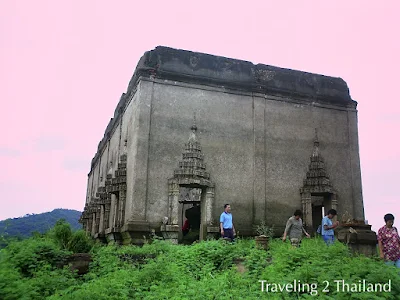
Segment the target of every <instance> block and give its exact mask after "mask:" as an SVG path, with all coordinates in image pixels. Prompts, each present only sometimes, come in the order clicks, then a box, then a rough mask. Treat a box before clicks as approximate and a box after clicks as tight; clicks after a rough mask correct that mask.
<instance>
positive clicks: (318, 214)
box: [311, 193, 332, 233]
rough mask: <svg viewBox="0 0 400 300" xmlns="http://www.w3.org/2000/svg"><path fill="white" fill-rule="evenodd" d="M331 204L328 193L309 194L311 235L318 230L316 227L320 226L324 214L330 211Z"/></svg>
mask: <svg viewBox="0 0 400 300" xmlns="http://www.w3.org/2000/svg"><path fill="white" fill-rule="evenodd" d="M331 202H332V201H331V194H330V193H315V194H311V207H312V230H313V233H315V232H316V231H317V229H318V226H319V225H321V222H322V218H323V217H324V216H325V213H326V212H327V211H328V210H329V209H331V207H332V204H331Z"/></svg>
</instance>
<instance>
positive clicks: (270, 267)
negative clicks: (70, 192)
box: [0, 222, 400, 300]
mask: <svg viewBox="0 0 400 300" xmlns="http://www.w3.org/2000/svg"><path fill="white" fill-rule="evenodd" d="M66 227H68V226H65V223H63V222H59V223H58V224H57V225H56V227H55V228H54V229H52V230H51V231H50V232H49V233H48V234H46V235H43V236H35V237H32V238H30V239H27V240H24V241H16V242H12V243H11V244H10V245H8V246H7V248H5V249H3V250H1V252H0V299H96V300H97V299H259V298H265V299H308V298H315V297H313V295H312V294H311V293H310V291H307V290H305V289H303V291H299V292H285V291H284V292H271V291H270V292H266V291H265V290H264V292H262V291H261V283H260V282H259V281H260V280H265V281H266V282H268V283H276V284H278V283H279V284H281V285H282V284H289V283H293V282H294V281H296V282H299V281H300V282H301V283H308V284H311V283H316V284H318V287H317V289H316V292H317V293H318V295H317V298H318V299H399V298H400V276H399V273H398V270H397V269H395V268H389V267H387V266H386V265H385V264H384V263H383V262H382V261H380V260H378V259H375V258H372V259H371V258H366V257H363V256H352V255H351V254H350V253H349V251H348V249H347V248H346V247H345V246H344V245H342V244H340V243H336V244H335V245H333V246H331V247H327V246H326V245H325V244H324V243H323V242H322V241H321V240H319V239H310V240H304V241H303V243H302V246H301V247H300V248H298V249H296V248H292V247H291V246H290V244H289V243H283V242H282V241H280V240H273V241H271V243H270V250H269V251H264V250H259V249H257V248H256V247H255V243H254V240H242V239H238V240H237V242H236V243H234V244H231V243H227V242H225V241H223V240H212V241H207V242H201V243H195V244H193V245H190V246H184V245H172V244H170V243H168V242H164V241H162V240H153V241H152V243H150V244H145V245H144V246H143V247H136V246H116V245H109V246H101V245H98V244H97V245H94V246H93V245H92V244H90V243H89V241H88V240H86V235H85V234H84V233H83V232H80V233H79V235H77V233H72V235H69V233H68V229H67V228H66ZM72 241H75V242H72ZM73 245H75V246H73ZM76 245H81V246H82V245H86V246H85V247H86V248H85V247H83V248H81V246H79V247H77V246H76ZM92 246H93V247H92ZM74 247H76V248H74ZM84 248H85V250H87V251H90V252H91V254H92V258H93V262H92V263H91V266H90V271H89V273H87V274H86V275H83V276H78V275H76V274H73V273H72V272H71V271H70V270H69V269H68V267H62V266H60V264H59V262H60V261H62V260H63V259H65V257H66V256H68V255H69V254H71V253H72V252H74V251H77V250H79V251H80V250H82V249H84ZM341 279H343V280H345V281H346V282H348V283H358V282H359V280H364V279H365V280H366V281H367V282H369V283H387V282H388V281H389V280H391V291H390V292H377V293H368V292H365V293H354V292H353V293H352V292H346V291H338V290H336V288H335V287H334V281H335V280H341ZM325 282H329V283H330V284H331V285H330V287H329V290H330V291H329V292H324V291H323V289H324V288H325V287H326V284H324V283H325Z"/></svg>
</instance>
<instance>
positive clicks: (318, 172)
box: [300, 129, 337, 232]
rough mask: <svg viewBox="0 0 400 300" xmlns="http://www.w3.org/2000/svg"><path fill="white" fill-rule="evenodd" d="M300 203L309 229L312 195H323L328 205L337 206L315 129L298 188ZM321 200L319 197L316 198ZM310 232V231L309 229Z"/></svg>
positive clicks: (335, 193) (310, 224)
mask: <svg viewBox="0 0 400 300" xmlns="http://www.w3.org/2000/svg"><path fill="white" fill-rule="evenodd" d="M300 194H301V203H302V209H303V214H304V223H305V225H306V227H307V228H308V229H309V230H312V229H311V228H312V227H313V225H315V224H313V221H312V220H313V218H312V211H313V209H312V205H313V202H312V199H313V197H312V196H313V195H318V196H321V195H324V196H326V197H327V198H329V200H330V207H331V208H333V209H336V208H337V192H336V191H335V189H334V188H333V187H332V185H331V182H330V180H329V176H328V172H327V171H326V169H325V163H324V159H323V157H322V155H321V154H320V149H319V140H318V132H317V129H315V138H314V148H313V151H312V154H311V156H310V164H309V167H308V171H307V173H306V178H305V179H304V180H303V187H302V188H300ZM316 199H317V201H321V200H320V197H318V198H316ZM311 232H312V231H311Z"/></svg>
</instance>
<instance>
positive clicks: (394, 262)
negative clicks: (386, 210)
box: [378, 214, 400, 268]
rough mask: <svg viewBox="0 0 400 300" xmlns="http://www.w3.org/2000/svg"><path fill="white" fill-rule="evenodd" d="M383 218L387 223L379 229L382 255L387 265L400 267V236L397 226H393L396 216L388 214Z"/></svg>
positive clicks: (380, 252) (379, 243)
mask: <svg viewBox="0 0 400 300" xmlns="http://www.w3.org/2000/svg"><path fill="white" fill-rule="evenodd" d="M383 219H384V220H385V223H386V224H385V226H383V227H382V228H380V229H379V230H378V245H379V254H380V257H381V258H382V259H384V260H385V263H386V264H387V265H391V266H396V267H397V268H400V237H399V232H398V231H397V228H396V227H394V226H393V223H394V216H393V215H392V214H386V215H385V216H384V218H383Z"/></svg>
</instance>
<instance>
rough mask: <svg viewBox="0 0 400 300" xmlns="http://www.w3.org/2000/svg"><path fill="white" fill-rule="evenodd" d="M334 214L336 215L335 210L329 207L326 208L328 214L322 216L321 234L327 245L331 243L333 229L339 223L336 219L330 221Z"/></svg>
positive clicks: (333, 234)
mask: <svg viewBox="0 0 400 300" xmlns="http://www.w3.org/2000/svg"><path fill="white" fill-rule="evenodd" d="M336 215H337V212H336V210H334V209H330V210H328V214H327V215H326V216H325V217H323V218H322V224H321V225H322V228H321V236H322V238H323V239H324V242H325V243H326V244H327V245H331V244H333V240H334V236H335V233H334V231H333V229H334V228H336V227H337V226H338V225H339V222H338V221H336V222H335V223H332V218H333V217H334V216H336Z"/></svg>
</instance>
